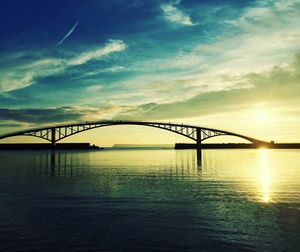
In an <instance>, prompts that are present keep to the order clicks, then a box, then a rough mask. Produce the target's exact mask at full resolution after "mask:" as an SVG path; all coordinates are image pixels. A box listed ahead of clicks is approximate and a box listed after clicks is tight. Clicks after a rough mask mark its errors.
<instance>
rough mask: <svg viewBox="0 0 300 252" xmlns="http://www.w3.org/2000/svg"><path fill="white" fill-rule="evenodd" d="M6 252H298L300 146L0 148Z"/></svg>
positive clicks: (0, 239)
mask: <svg viewBox="0 0 300 252" xmlns="http://www.w3.org/2000/svg"><path fill="white" fill-rule="evenodd" d="M0 251H300V151H299V150H263V149H261V150H205V151H203V155H202V161H201V163H200V162H197V158H196V153H195V151H193V150H189V151H175V150H106V151H58V152H56V154H55V156H54V155H52V154H51V152H47V151H41V152H39V151H1V152H0Z"/></svg>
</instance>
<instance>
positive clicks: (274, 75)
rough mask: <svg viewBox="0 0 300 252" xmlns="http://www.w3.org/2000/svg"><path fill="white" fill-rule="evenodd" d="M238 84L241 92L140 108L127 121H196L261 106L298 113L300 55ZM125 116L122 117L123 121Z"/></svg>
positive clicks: (222, 92)
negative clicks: (210, 115)
mask: <svg viewBox="0 0 300 252" xmlns="http://www.w3.org/2000/svg"><path fill="white" fill-rule="evenodd" d="M229 79H230V77H229ZM240 82H242V83H241V87H242V88H238V87H237V88H236V89H228V90H217V91H216V90H215V91H214V90H212V91H208V92H204V93H202V94H199V95H196V96H194V97H192V98H190V99H187V100H184V101H182V100H180V101H174V102H170V103H166V104H159V103H148V104H143V105H141V106H139V108H140V109H136V110H135V111H134V110H132V111H130V112H131V113H130V119H140V120H145V119H147V120H161V119H176V118H177V119H178V118H189V117H199V116H203V115H208V114H216V113H219V112H222V113H223V112H225V111H240V110H242V109H247V108H249V107H251V106H253V105H255V104H260V103H264V104H266V105H269V106H270V107H273V108H284V107H287V109H288V110H291V108H296V111H299V109H298V108H299V106H300V102H299V100H300V85H299V83H300V54H298V55H296V56H295V57H294V60H293V62H292V63H290V64H289V65H288V66H285V67H278V66H275V67H273V68H272V69H271V70H270V71H269V72H264V73H247V74H245V75H244V76H241V77H240ZM297 113H298V112H297ZM123 115H124V114H123ZM128 115H129V114H125V117H128Z"/></svg>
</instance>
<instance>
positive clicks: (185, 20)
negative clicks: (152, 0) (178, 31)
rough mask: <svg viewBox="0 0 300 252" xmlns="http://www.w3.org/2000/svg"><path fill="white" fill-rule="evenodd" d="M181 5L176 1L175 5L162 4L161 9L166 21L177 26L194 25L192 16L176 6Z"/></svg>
mask: <svg viewBox="0 0 300 252" xmlns="http://www.w3.org/2000/svg"><path fill="white" fill-rule="evenodd" d="M179 3H180V1H176V2H174V3H173V4H166V3H164V4H161V6H160V7H161V9H162V11H163V13H164V17H165V19H166V20H168V21H169V22H172V23H176V24H181V25H194V23H193V22H192V20H191V18H190V16H189V15H187V14H186V13H184V12H183V11H182V10H181V9H179V8H178V7H177V6H176V5H177V4H179Z"/></svg>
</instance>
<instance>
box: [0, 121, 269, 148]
mask: <svg viewBox="0 0 300 252" xmlns="http://www.w3.org/2000/svg"><path fill="white" fill-rule="evenodd" d="M114 125H139V126H148V127H154V128H159V129H162V130H167V131H171V132H174V133H176V134H179V135H182V136H185V137H187V138H189V139H192V140H194V141H195V142H196V144H197V146H199V148H200V147H201V144H202V142H203V141H204V140H207V139H209V138H212V137H217V136H234V137H239V138H242V139H245V140H248V141H249V142H251V143H252V144H253V146H255V147H257V146H260V145H266V144H269V143H268V142H265V141H262V140H259V139H256V138H253V137H249V136H245V135H241V134H237V133H234V132H230V131H225V130H219V129H213V128H206V127H201V126H195V125H188V124H176V123H164V122H145V121H113V120H106V121H93V122H90V121H88V122H81V123H72V124H60V125H52V126H47V127H40V128H33V129H27V130H21V131H16V132H12V133H7V134H3V135H0V139H4V138H8V137H13V136H32V137H38V138H41V139H44V140H47V141H49V142H51V144H52V146H53V148H54V147H55V144H56V143H57V142H58V141H60V140H62V139H65V138H67V137H70V136H72V135H75V134H78V133H80V132H84V131H87V130H91V129H95V128H101V127H107V126H114Z"/></svg>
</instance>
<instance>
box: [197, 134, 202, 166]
mask: <svg viewBox="0 0 300 252" xmlns="http://www.w3.org/2000/svg"><path fill="white" fill-rule="evenodd" d="M196 139H197V142H196V144H197V150H196V151H197V166H198V169H201V168H202V148H201V142H202V139H201V129H200V128H197V129H196Z"/></svg>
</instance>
